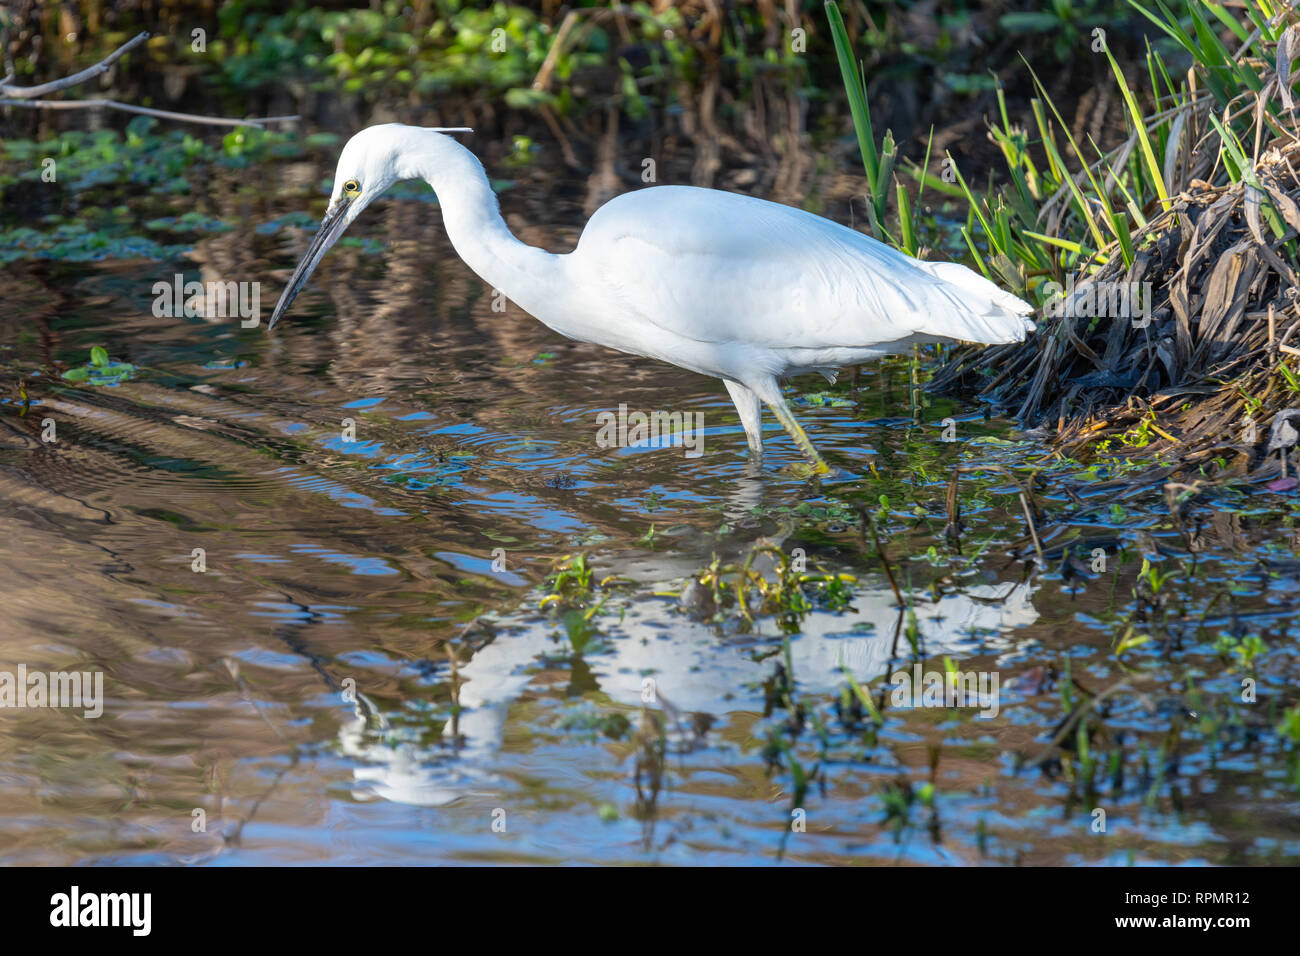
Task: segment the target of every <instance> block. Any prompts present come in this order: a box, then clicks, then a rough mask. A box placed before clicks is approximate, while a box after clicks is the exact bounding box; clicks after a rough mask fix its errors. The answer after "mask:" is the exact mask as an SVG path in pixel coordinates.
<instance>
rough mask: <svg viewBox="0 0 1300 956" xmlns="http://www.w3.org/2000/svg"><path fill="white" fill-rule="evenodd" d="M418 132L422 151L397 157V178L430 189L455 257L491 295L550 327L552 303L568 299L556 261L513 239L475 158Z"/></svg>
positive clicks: (454, 145)
mask: <svg viewBox="0 0 1300 956" xmlns="http://www.w3.org/2000/svg"><path fill="white" fill-rule="evenodd" d="M417 132H420V133H426V134H427V135H426V136H424V137H422V140H423V141H422V142H421V143H420V148H418V149H415V150H411V151H409V152H407V153H405V154H402V155H399V156H398V159H397V162H398V178H399V179H423V180H424V181H425V182H427V183H428V184H429V185H430V186H432V187H433V191H434V192H435V193H436V194H437V196H438V205H439V206H441V207H442V218H443V224H444V226H445V228H446V230H447V238H449V239H450V240H451V244H452V247H453V248H454V249H455V250H456V254H457V255H459V256H460V257H461V258H462V259H463V260H465V264H466V265H468V266H469V267H470V269H472V270H473V271H474V273H475V275H477V276H478V277H479V278H480V279H482V280H483V281H484V282H486V283H488V285H490V286H492V288H493V289H495V290H496V291H498V292H501V293H502V294H504V295H505V297H506V298H508V299H510V300H511V301H512V302H514V303H515V304H516V305H518V306H519V307H520V308H521V309H523V310H524V311H525V312H528V313H530V314H531V315H534V316H537V317H538V318H539V319H541V320H542V321H543V322H544V323H546V324H547V325H551V323H550V322H549V321H547V318H548V317H549V316H551V315H552V314H553V313H554V307H555V303H556V302H558V301H560V300H561V298H563V297H564V296H565V295H569V294H571V290H566V288H565V284H564V279H563V271H564V270H563V268H562V266H561V261H560V257H559V256H557V255H554V254H552V253H550V252H547V251H546V250H544V249H538V248H536V247H535V246H530V245H528V244H527V243H525V242H521V241H520V240H519V239H517V238H515V236H514V234H513V233H512V232H511V231H510V227H509V226H507V225H506V222H505V220H504V219H503V218H501V207H500V204H499V203H498V202H497V197H496V193H494V192H493V191H492V185H491V183H490V182H489V181H488V177H487V173H486V172H485V171H484V169H483V164H482V163H480V162H479V161H478V158H477V157H476V156H475V155H474V154H473V153H471V152H470V151H469V150H468V149H466V148H465V147H464V146H462V145H461V144H460V143H458V142H456V141H455V140H454V139H452V138H451V137H449V136H443V135H442V134H441V133H435V132H433V131H431V130H423V129H421V130H418V131H417ZM552 327H553V328H555V326H552ZM556 331H559V332H561V333H563V332H564V329H563V328H556Z"/></svg>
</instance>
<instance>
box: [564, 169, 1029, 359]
mask: <svg viewBox="0 0 1300 956" xmlns="http://www.w3.org/2000/svg"><path fill="white" fill-rule="evenodd" d="M575 256H580V257H582V258H583V260H584V264H585V265H586V267H587V268H588V269H590V270H591V271H592V272H593V273H594V276H595V277H596V278H598V279H599V280H600V282H601V283H602V284H603V285H604V287H605V288H606V289H607V291H609V292H610V293H611V294H612V295H613V296H615V297H616V298H617V300H618V301H619V302H620V304H621V305H622V306H624V307H625V308H627V309H628V310H629V311H630V312H631V313H632V314H634V315H636V316H639V317H640V318H641V319H643V320H645V321H647V322H649V323H651V324H653V325H655V326H658V327H660V328H662V329H664V330H665V331H668V332H671V333H673V334H675V335H678V336H683V337H685V338H688V339H693V340H695V341H700V342H713V343H725V342H746V343H749V344H753V345H758V346H766V347H770V348H857V347H869V346H872V345H876V344H879V343H882V342H890V341H894V340H897V339H902V338H905V337H907V336H911V335H916V334H922V335H933V336H940V337H945V338H952V339H962V340H966V341H971V342H987V343H993V342H1007V341H1016V340H1020V339H1023V338H1024V334H1025V331H1026V330H1027V329H1030V328H1032V327H1033V325H1032V323H1030V322H1029V321H1028V320H1026V319H1024V318H1022V316H1023V315H1026V314H1028V313H1029V312H1030V311H1032V310H1031V307H1030V306H1029V305H1028V304H1027V303H1025V302H1022V301H1021V300H1020V299H1018V298H1016V297H1015V296H1013V295H1011V294H1010V293H1008V292H1005V291H1003V290H1001V289H999V288H998V287H997V286H996V285H994V284H993V283H991V282H989V281H988V280H987V279H985V278H983V277H982V276H979V275H976V274H975V273H974V272H971V271H970V270H969V269H967V268H965V267H964V266H961V265H957V264H954V263H936V262H925V261H922V260H917V259H913V258H911V257H910V256H906V255H904V254H903V253H900V252H898V251H896V250H894V249H892V248H890V247H889V246H887V245H885V244H884V243H881V242H877V241H876V240H874V239H872V238H870V237H869V236H865V235H863V234H861V233H858V232H855V231H853V230H852V229H848V228H846V227H844V226H841V225H839V224H837V223H833V222H831V221H830V220H827V219H823V218H821V217H819V216H815V215H813V214H811V213H807V212H804V211H803V210H800V209H795V208H793V207H791V206H783V205H780V204H778V203H771V202H767V201H765V200H761V199H754V198H752V197H749V196H741V195H738V194H735V193H726V192H722V191H719V190H713V189H698V188H694V187H689V186H659V187H655V188H651V189H643V190H638V191H636V192H631V193H626V194H624V195H622V196H619V197H617V198H616V199H614V200H611V201H610V202H609V203H607V204H606V205H605V206H603V207H601V209H599V210H598V211H597V212H596V214H595V215H594V216H593V217H592V218H591V221H590V222H589V223H588V225H587V228H586V229H585V230H584V232H583V234H582V238H581V240H580V241H579V244H578V248H577V250H575Z"/></svg>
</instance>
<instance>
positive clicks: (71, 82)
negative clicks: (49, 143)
mask: <svg viewBox="0 0 1300 956" xmlns="http://www.w3.org/2000/svg"><path fill="white" fill-rule="evenodd" d="M147 39H149V34H148V33H147V32H146V33H139V34H137V35H136V36H134V37H132V38H131V39H130V40H127V41H126V42H125V43H123V44H122V45H121V46H120V47H118V48H117V49H116V50H114V51H113V52H112V53H110V54H109V55H108V56H106V57H104V59H102V60H100V61H99V62H98V63H96V64H95V65H94V66H92V67H89V68H87V69H84V70H82V71H81V72H80V73H74V74H72V76H65V77H64V78H63V79H61V80H51V81H50V82H49V83H42V84H41V85H40V86H13V85H11V84H10V83H9V82H8V81H9V80H10V79H12V78H13V72H12V70H11V71H10V74H9V76H7V77H5V79H4V81H3V82H0V106H24V107H27V108H28V109H41V110H80V109H109V110H121V111H122V112H123V113H139V114H141V115H142V116H157V117H158V118H159V119H170V120H179V121H180V122H182V123H203V124H205V125H207V126H252V127H254V128H256V129H262V128H263V124H264V123H285V122H290V121H293V120H296V119H297V118H298V117H297V116H262V117H258V118H255V119H228V118H225V117H221V116H200V115H198V114H195V113H176V112H173V111H171V110H156V109H151V108H150V107H147V106H132V105H131V104H129V103H119V102H118V101H117V100H44V99H40V97H43V96H46V95H47V94H49V93H57V92H58V91H59V90H66V89H67V88H68V87H70V86H76V85H77V84H79V83H84V82H86V81H87V80H89V79H93V78H94V77H96V76H100V75H101V74H103V73H106V72H108V68H109V67H111V66H112V65H113V64H114V63H116V62H117V61H118V60H120V59H121V58H122V57H123V56H125V55H126V54H127V53H129V52H130V51H131V50H133V49H134V48H135V47H137V46H139V45H140V44H141V43H143V42H144V41H145V40H147ZM7 49H8V47H7V45H6V52H7Z"/></svg>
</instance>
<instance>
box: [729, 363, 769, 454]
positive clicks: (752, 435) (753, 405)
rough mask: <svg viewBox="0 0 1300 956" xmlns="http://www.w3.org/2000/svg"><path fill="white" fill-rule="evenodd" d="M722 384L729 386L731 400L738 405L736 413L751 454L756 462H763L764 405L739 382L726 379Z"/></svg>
mask: <svg viewBox="0 0 1300 956" xmlns="http://www.w3.org/2000/svg"><path fill="white" fill-rule="evenodd" d="M722 384H723V385H725V386H727V394H728V395H730V396H731V400H732V401H733V402H734V403H735V404H736V411H737V412H739V413H740V424H741V425H742V426H743V427H744V429H745V440H746V441H747V442H749V453H750V455H751V456H753V458H754V460H755V461H757V462H761V461H762V460H763V405H762V403H761V402H760V401H759V400H758V396H757V395H755V394H754V393H753V392H752V391H750V390H749V389H747V388H746V387H745V386H744V385H741V384H740V383H739V382H733V381H731V380H730V379H725V378H724V379H723V380H722Z"/></svg>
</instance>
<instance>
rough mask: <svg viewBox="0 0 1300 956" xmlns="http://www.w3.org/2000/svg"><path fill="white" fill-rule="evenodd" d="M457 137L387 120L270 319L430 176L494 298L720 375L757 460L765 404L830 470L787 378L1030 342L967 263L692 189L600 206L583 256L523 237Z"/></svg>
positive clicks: (1021, 324) (1024, 307)
mask: <svg viewBox="0 0 1300 956" xmlns="http://www.w3.org/2000/svg"><path fill="white" fill-rule="evenodd" d="M448 132H469V130H463V129H456V130H450V129H432V128H428V129H426V128H421V127H416V126H405V125H402V124H399V123H389V124H386V125H382V126H371V127H369V128H367V129H363V130H362V131H361V132H359V133H357V134H356V135H355V136H353V137H352V138H351V139H350V140H349V141H348V143H347V145H346V146H344V148H343V153H342V155H341V156H340V157H339V162H338V168H337V171H336V172H335V175H334V189H333V192H332V193H331V195H330V202H329V207H328V209H327V211H326V213H325V218H324V220H323V221H322V223H321V226H320V231H319V232H318V233H317V234H316V236H315V238H314V239H313V240H312V242H311V245H310V247H309V248H308V250H307V253H306V255H305V256H304V257H303V259H302V261H301V262H300V263H299V264H298V267H297V269H295V270H294V273H293V276H292V278H290V280H289V284H288V286H287V287H286V288H285V290H284V293H283V294H282V295H281V296H280V301H279V302H278V303H277V304H276V306H275V312H274V313H273V314H272V316H271V322H270V326H274V325H275V323H276V322H278V321H279V319H280V317H281V316H282V315H283V314H284V313H285V310H286V309H288V307H289V305H290V303H292V302H293V300H294V297H295V296H296V295H297V294H298V292H299V290H301V289H302V287H303V285H304V284H305V283H306V281H307V279H308V277H309V276H310V275H311V274H312V271H313V270H314V269H315V268H316V266H317V264H318V263H319V262H320V260H321V258H322V257H323V256H324V255H325V253H326V251H327V250H328V249H329V248H330V246H332V245H333V244H334V243H335V242H336V241H337V240H338V238H339V236H341V235H342V234H343V232H344V230H345V229H347V227H348V226H349V225H350V224H351V223H352V221H353V220H354V219H356V218H357V216H359V215H360V214H361V212H362V210H364V209H365V208H366V206H368V205H369V204H370V203H371V202H373V201H374V200H375V199H377V198H379V196H380V195H382V194H383V192H384V191H385V190H386V189H388V187H389V186H391V185H392V184H393V183H394V182H396V181H398V180H402V179H424V180H425V181H427V182H428V183H429V185H430V186H432V187H433V190H434V192H435V193H437V196H438V204H439V205H440V206H441V207H442V214H443V222H444V224H445V227H446V229H447V236H448V238H449V239H450V240H451V244H452V246H454V247H455V249H456V252H457V253H458V254H459V255H460V257H461V258H462V259H464V260H465V262H466V264H468V265H469V267H470V268H471V269H473V270H474V272H475V273H477V274H478V276H479V277H480V278H481V279H482V280H483V281H484V282H487V283H488V284H490V285H491V286H492V287H493V288H495V289H497V290H499V291H500V292H502V293H503V294H505V295H506V296H507V297H508V298H510V299H511V300H512V301H514V302H515V303H516V304H517V305H519V306H520V307H521V308H522V309H523V310H524V311H526V312H528V313H530V314H531V315H533V316H534V317H535V318H537V319H539V320H540V321H541V322H543V323H544V324H545V325H547V326H549V327H550V328H552V329H554V330H555V331H556V332H559V333H560V334H561V335H564V336H567V337H569V338H571V339H577V340H578V341H581V342H595V343H598V344H600V345H606V346H609V347H611V348H615V349H618V350H620V351H623V352H630V353H632V354H634V355H644V356H648V357H650V358H656V359H660V360H661V361H664V362H668V363H670V364H672V365H676V366H679V367H681V368H685V369H690V370H691V371H693V372H700V373H701V374H704V375H711V376H713V377H715V378H720V379H722V381H723V383H724V384H725V385H726V387H727V391H728V392H729V393H730V395H731V399H732V401H733V402H735V404H736V410H737V411H738V412H739V413H740V421H741V423H742V425H743V426H744V428H745V435H746V438H747V439H748V442H749V448H750V451H751V453H752V454H753V456H754V458H755V459H756V460H760V461H761V459H762V453H763V445H762V433H761V430H760V423H761V415H762V409H761V405H760V402H766V403H767V405H768V406H769V407H770V408H771V409H772V411H773V412H774V413H775V415H776V417H777V420H778V421H780V422H781V424H782V425H783V426H784V427H785V429H786V430H787V431H788V432H789V433H790V435H791V436H792V437H793V438H794V440H795V443H796V444H797V446H798V447H799V449H800V450H801V451H802V452H803V453H804V454H805V455H806V456H807V457H808V458H809V460H810V461H811V462H812V464H813V467H814V469H815V470H816V471H817V472H825V471H827V470H828V469H827V467H826V465H825V463H824V462H823V461H822V459H821V456H820V455H818V453H817V451H816V449H815V448H813V445H812V442H811V441H809V439H808V436H807V435H806V434H805V433H804V430H803V429H802V428H800V427H799V423H798V422H797V421H795V418H794V416H793V415H792V414H791V413H790V409H789V408H788V407H787V406H786V403H785V399H784V398H783V397H782V395H781V387H780V385H779V382H780V380H781V379H784V378H787V377H789V376H792V375H797V374H800V373H802V372H814V371H815V372H820V373H821V374H823V375H825V376H826V377H827V378H828V379H831V380H832V381H833V380H834V374H835V370H836V369H838V368H839V367H841V366H844V365H854V364H857V363H860V362H864V361H866V360H868V359H872V358H877V357H879V356H881V355H884V354H886V353H889V352H897V351H901V350H905V349H908V348H910V347H911V346H912V345H913V344H914V343H919V342H951V341H958V340H960V341H967V342H979V343H984V344H994V343H999V342H1018V341H1022V340H1023V339H1024V337H1025V334H1026V332H1028V331H1031V330H1032V329H1033V328H1034V324H1033V322H1032V321H1031V320H1029V319H1027V318H1025V316H1027V315H1028V314H1029V313H1030V312H1031V311H1032V307H1031V306H1030V305H1029V304H1028V303H1027V302H1024V301H1022V300H1020V299H1018V298H1016V297H1015V296H1014V295H1011V294H1010V293H1009V292H1005V291H1003V290H1002V289H999V288H998V287H997V286H996V285H994V284H993V283H992V282H989V281H988V280H987V279H985V278H984V277H982V276H980V275H977V274H976V273H974V272H972V271H971V270H970V269H967V268H966V267H965V266H962V265H958V264H956V263H949V262H928V261H923V260H919V259H913V258H911V257H910V256H907V255H905V254H903V253H901V252H898V251H896V250H894V249H892V248H890V247H889V246H887V245H885V244H884V243H881V242H878V241H876V240H875V239H872V238H870V237H869V236H865V235H863V234H862V233H859V232H855V231H854V230H852V229H849V228H847V227H845V226H841V225H839V224H838V223H834V222H831V221H830V220H827V219H823V218H821V217H820V216H816V215H813V214H812V213H809V212H805V211H804V210H802V209H796V208H794V207H792V206H783V205H781V204H779V203H773V202H768V201H766V200H762V199H755V198H753V197H750V196H742V195H739V194H736V193H728V192H723V191H721V190H717V189H702V188H699V187H694V186H653V187H647V188H644V189H639V190H636V191H634V192H629V193H624V194H623V195H621V196H617V197H615V198H614V199H611V200H610V201H609V202H607V203H606V204H605V205H603V206H601V207H600V209H598V210H597V211H596V213H595V215H593V216H592V217H591V220H590V221H589V222H588V223H587V227H586V229H584V230H583V232H582V236H581V238H580V239H579V240H578V245H577V248H575V249H574V250H573V251H572V252H570V253H567V254H559V255H557V254H553V253H550V252H546V251H545V250H542V249H537V248H534V247H532V246H529V245H526V244H525V243H523V242H520V241H519V240H518V239H516V238H515V237H514V235H513V234H511V232H510V230H509V228H508V227H507V226H506V224H505V221H504V220H503V219H502V218H501V212H500V209H499V206H498V203H497V197H496V195H495V193H493V192H492V188H491V186H490V185H489V183H488V178H487V175H486V173H484V171H483V166H482V164H481V163H480V162H479V161H478V159H476V158H475V156H474V154H473V153H471V152H470V151H469V150H468V149H466V148H465V147H464V146H462V145H461V144H460V143H458V142H456V141H455V140H454V139H452V138H451V137H449V136H446V135H444V133H448Z"/></svg>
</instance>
